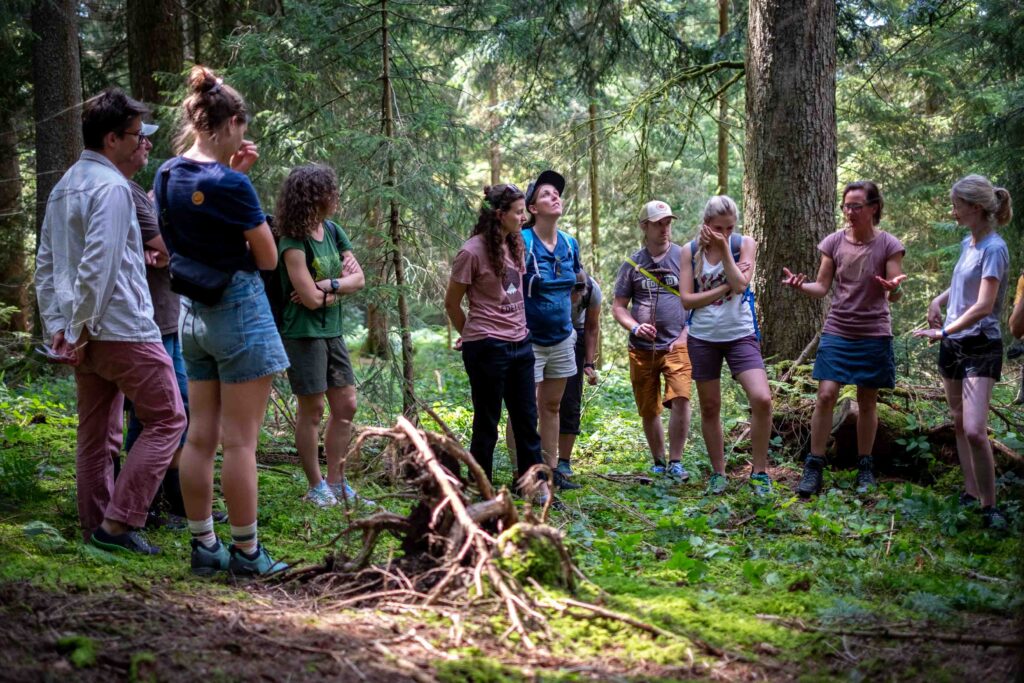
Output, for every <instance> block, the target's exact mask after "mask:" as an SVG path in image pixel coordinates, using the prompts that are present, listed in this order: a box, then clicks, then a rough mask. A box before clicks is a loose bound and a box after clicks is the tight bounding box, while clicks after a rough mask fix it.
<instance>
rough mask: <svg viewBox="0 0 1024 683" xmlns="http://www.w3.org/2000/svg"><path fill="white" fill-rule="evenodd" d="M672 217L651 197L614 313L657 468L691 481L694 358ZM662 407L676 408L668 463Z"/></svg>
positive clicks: (623, 274)
mask: <svg viewBox="0 0 1024 683" xmlns="http://www.w3.org/2000/svg"><path fill="white" fill-rule="evenodd" d="M673 219H675V216H674V215H673V214H672V208H671V207H670V206H669V205H668V204H667V203H666V202H663V201H660V200H654V201H650V202H647V203H646V204H645V205H644V207H643V209H641V211H640V230H641V232H642V233H643V238H644V246H643V248H642V249H640V250H639V251H637V252H636V253H635V254H633V255H632V256H631V257H630V258H628V259H626V261H625V262H624V263H623V264H622V266H621V267H620V268H619V274H618V278H617V279H616V282H615V298H614V301H613V303H612V315H613V316H614V318H615V320H616V322H618V323H619V324H620V325H622V326H623V327H624V328H626V329H627V330H629V378H630V381H631V383H632V385H633V397H634V398H635V399H636V406H637V412H639V413H640V419H641V421H642V422H643V428H644V436H646V437H647V445H648V447H649V448H650V449H651V455H652V456H653V458H654V468H653V472H654V473H655V474H668V475H669V476H672V477H675V478H676V479H678V480H680V481H686V480H687V479H689V476H690V475H689V474H688V473H687V471H686V468H684V467H683V463H682V457H683V446H684V445H685V444H686V437H687V434H688V433H689V431H690V357H689V354H687V351H686V310H685V309H684V308H683V304H682V301H681V300H680V298H679V259H680V255H681V253H682V248H681V247H680V246H679V245H678V244H674V243H673V242H672V221H673ZM662 378H664V381H665V393H664V396H663V395H662V390H661V383H662ZM663 407H664V408H668V409H669V410H671V411H672V413H671V417H670V418H669V425H668V442H669V444H668V464H667V465H666V462H665V434H664V429H663V426H662V421H661V411H662V408H663Z"/></svg>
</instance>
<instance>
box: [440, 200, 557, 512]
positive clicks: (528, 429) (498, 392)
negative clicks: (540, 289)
mask: <svg viewBox="0 0 1024 683" xmlns="http://www.w3.org/2000/svg"><path fill="white" fill-rule="evenodd" d="M525 222H526V202H525V199H524V196H523V193H522V191H520V190H519V188H517V187H516V186H515V185H512V184H502V185H494V186H489V187H486V188H484V201H483V205H482V206H481V207H480V214H479V217H478V218H477V222H476V226H475V227H474V228H473V235H472V236H471V237H470V238H469V239H468V240H466V242H465V243H464V244H463V245H462V248H461V249H459V253H458V254H457V255H456V256H455V262H454V263H453V264H452V274H451V279H450V280H449V281H448V291H447V293H446V294H445V297H444V307H445V311H446V312H447V313H448V318H449V319H450V320H451V321H452V325H453V326H454V327H455V329H456V330H458V332H459V334H460V335H462V339H461V341H462V344H461V349H462V362H463V363H464V364H465V366H466V374H467V375H469V385H470V390H471V396H472V401H473V437H472V440H471V441H470V447H469V451H470V453H472V454H473V457H474V458H475V459H476V461H477V462H478V463H479V464H480V466H481V467H482V468H483V470H484V472H485V473H486V474H487V478H488V479H493V474H494V446H495V444H496V443H497V442H498V421H499V420H500V419H501V403H502V401H503V400H504V402H505V406H506V407H507V408H508V415H509V423H510V424H511V426H512V430H513V432H514V433H515V438H516V444H517V445H518V448H517V449H516V456H517V463H516V467H517V470H518V472H519V474H525V472H526V471H527V470H528V469H529V468H530V467H532V466H533V465H536V464H540V463H541V462H542V459H541V447H540V435H539V434H538V433H537V399H536V395H535V393H534V392H535V385H534V375H533V371H534V363H535V359H534V355H533V345H532V344H531V343H530V331H529V330H528V329H527V327H526V312H525V305H524V302H523V273H524V271H525V263H524V259H523V240H522V236H521V234H520V233H521V230H522V226H523V223H525ZM464 298H468V299H469V310H468V313H467V312H463V310H462V300H463V299H464ZM542 491H543V493H542V496H547V495H549V492H548V488H547V484H544V485H543V487H542Z"/></svg>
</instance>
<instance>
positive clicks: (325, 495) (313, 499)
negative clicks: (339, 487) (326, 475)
mask: <svg viewBox="0 0 1024 683" xmlns="http://www.w3.org/2000/svg"><path fill="white" fill-rule="evenodd" d="M354 498H355V492H354V491H353V492H352V493H351V494H350V495H349V499H350V500H352V499H354ZM303 500H306V501H309V502H310V503H312V504H313V505H316V506H317V507H318V508H330V507H334V506H335V505H337V504H338V499H337V497H336V496H335V495H334V492H333V491H331V487H330V486H328V485H327V482H326V481H324V480H323V479H321V480H320V483H319V484H317V485H316V486H314V487H312V488H311V489H309V490H308V491H306V495H305V496H303Z"/></svg>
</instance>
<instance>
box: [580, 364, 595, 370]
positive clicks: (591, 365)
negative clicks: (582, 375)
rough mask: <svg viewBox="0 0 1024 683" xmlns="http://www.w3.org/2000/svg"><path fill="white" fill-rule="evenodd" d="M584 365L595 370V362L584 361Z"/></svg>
mask: <svg viewBox="0 0 1024 683" xmlns="http://www.w3.org/2000/svg"><path fill="white" fill-rule="evenodd" d="M583 367H584V368H590V369H592V370H593V368H594V364H593V363H584V364H583Z"/></svg>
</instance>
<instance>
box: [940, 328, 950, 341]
mask: <svg viewBox="0 0 1024 683" xmlns="http://www.w3.org/2000/svg"><path fill="white" fill-rule="evenodd" d="M948 336H949V332H946V328H945V327H943V328H942V338H943V339H945V338H946V337H948Z"/></svg>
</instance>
